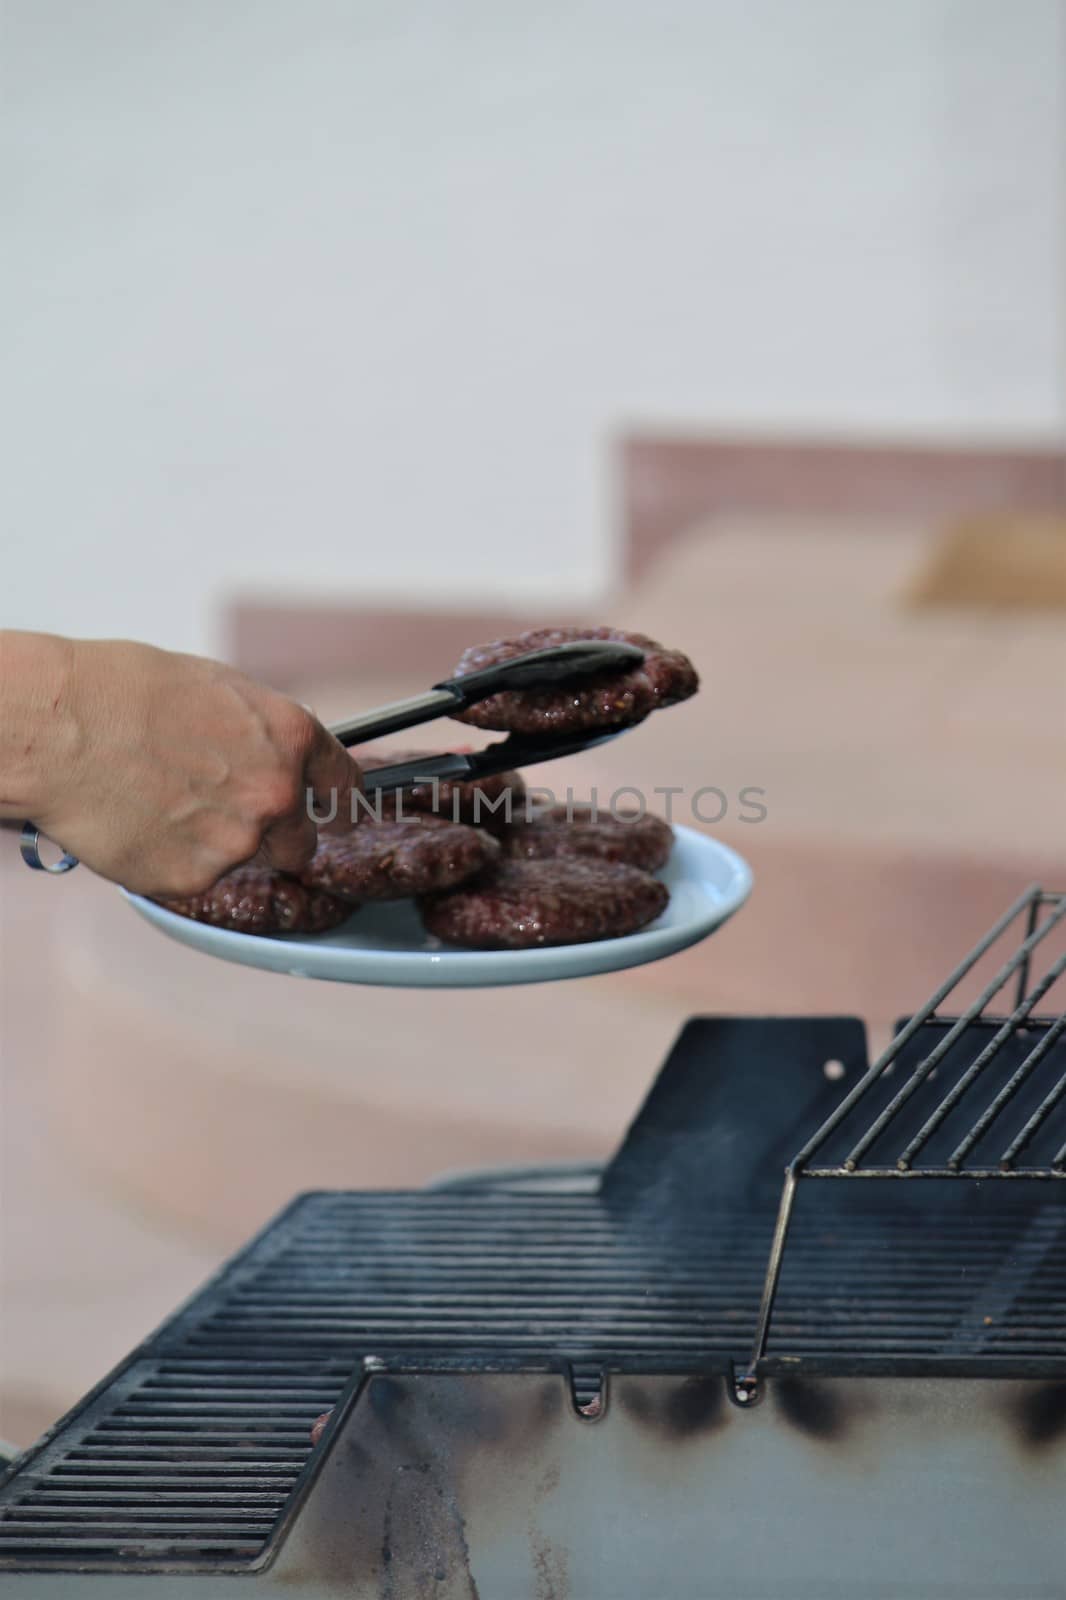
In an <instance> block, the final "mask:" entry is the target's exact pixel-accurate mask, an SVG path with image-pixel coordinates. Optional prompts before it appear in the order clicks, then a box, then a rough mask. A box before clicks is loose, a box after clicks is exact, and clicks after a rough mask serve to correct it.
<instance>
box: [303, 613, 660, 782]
mask: <svg viewBox="0 0 1066 1600" xmlns="http://www.w3.org/2000/svg"><path fill="white" fill-rule="evenodd" d="M643 660H644V652H643V650H640V649H638V648H637V646H636V645H632V644H622V643H620V642H617V641H615V640H613V639H574V640H572V641H571V642H570V643H568V644H554V645H549V646H548V647H547V649H544V650H532V651H530V652H529V653H528V654H527V655H524V656H514V657H513V658H512V659H511V660H510V661H500V662H498V663H497V664H496V665H495V666H491V667H482V668H481V669H480V671H478V672H468V673H465V674H464V676H463V677H461V678H446V679H445V681H444V682H443V683H435V684H434V685H433V687H432V689H430V690H429V691H428V693H426V694H417V695H413V696H412V697H411V699H410V700H397V701H395V702H394V703H393V704H392V705H388V706H378V707H377V709H376V710H375V711H368V712H366V713H365V714H364V715H363V716H361V717H352V718H351V719H350V720H349V721H347V722H337V723H334V724H333V726H332V727H331V728H330V730H329V731H330V733H332V734H333V736H334V738H336V739H339V740H340V742H341V744H343V745H346V746H351V745H356V744H364V743H366V742H368V741H369V740H371V739H378V738H382V737H384V735H385V734H387V733H398V732H399V731H400V729H401V728H414V727H417V726H418V724H419V723H421V722H432V721H433V720H434V718H436V717H452V716H454V715H455V713H456V712H457V711H465V710H466V709H467V707H468V706H472V705H476V704H477V703H478V701H479V700H487V699H489V697H490V696H491V695H494V694H502V693H504V692H505V691H506V692H513V691H515V690H522V689H559V688H565V687H566V685H567V684H568V683H569V682H570V681H571V680H572V679H581V678H586V677H589V676H591V675H592V674H593V673H598V672H631V671H632V670H633V668H634V667H639V666H640V664H641V662H642V661H643ZM624 732H625V726H619V727H603V728H592V729H585V730H584V731H583V732H581V733H569V734H554V733H541V734H519V733H510V734H508V735H507V738H506V739H499V740H497V742H496V743H495V744H490V745H487V746H486V748H485V749H484V750H470V751H468V752H466V753H462V752H459V751H454V752H446V753H445V754H442V755H439V756H422V757H420V758H419V759H418V760H415V761H399V762H397V763H396V764H395V765H393V766H389V767H372V768H371V769H370V771H369V772H364V774H363V788H364V790H366V791H367V792H368V793H373V792H376V791H378V790H380V789H407V788H410V787H411V785H412V784H414V783H428V782H431V781H432V780H433V779H434V778H436V779H439V780H445V779H446V780H448V781H449V782H455V781H457V780H458V781H461V782H469V781H471V780H476V779H478V778H490V777H492V776H493V774H494V773H497V772H509V771H510V770H511V769H512V768H513V767H531V766H535V765H536V763H537V762H539V761H555V760H557V759H558V758H559V757H560V756H569V755H575V754H576V753H577V752H578V751H579V750H589V749H591V748H592V747H593V745H598V744H604V743H605V742H606V741H607V740H608V739H614V738H617V736H618V734H620V733H624Z"/></svg>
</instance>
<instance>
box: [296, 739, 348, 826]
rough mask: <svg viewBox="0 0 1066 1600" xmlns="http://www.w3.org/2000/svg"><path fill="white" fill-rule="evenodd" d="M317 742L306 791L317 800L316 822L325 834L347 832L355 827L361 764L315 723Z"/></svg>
mask: <svg viewBox="0 0 1066 1600" xmlns="http://www.w3.org/2000/svg"><path fill="white" fill-rule="evenodd" d="M315 730H316V731H315V742H314V744H313V745H312V747H311V752H310V754H309V756H308V758H307V761H306V763H305V766H304V778H305V781H306V785H307V788H308V789H309V790H311V793H312V796H313V799H314V820H315V821H316V822H317V824H318V826H319V827H320V828H321V829H322V830H323V832H325V833H344V832H346V831H347V830H348V829H349V828H350V827H351V825H352V822H353V820H354V819H355V815H356V814H355V813H353V810H352V791H353V789H354V790H355V791H356V792H357V793H358V791H359V790H360V789H362V786H363V775H362V773H361V772H360V770H359V767H358V764H357V763H356V762H355V761H354V760H353V759H352V757H351V756H350V755H349V754H348V752H347V750H346V749H345V748H344V746H343V745H342V744H339V743H338V742H337V740H336V739H335V738H334V737H333V735H332V734H331V733H330V732H329V731H328V730H327V729H326V728H324V727H323V726H322V724H321V723H320V722H316V723H315Z"/></svg>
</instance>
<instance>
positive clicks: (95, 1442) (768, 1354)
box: [0, 889, 1066, 1600]
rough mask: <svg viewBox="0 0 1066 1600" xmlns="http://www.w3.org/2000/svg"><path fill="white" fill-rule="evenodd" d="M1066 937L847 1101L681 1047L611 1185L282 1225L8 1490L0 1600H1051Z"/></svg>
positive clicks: (585, 1182)
mask: <svg viewBox="0 0 1066 1600" xmlns="http://www.w3.org/2000/svg"><path fill="white" fill-rule="evenodd" d="M1057 930H1058V931H1066V897H1064V896H1058V895H1047V894H1043V893H1042V892H1041V891H1040V890H1036V889H1034V890H1031V891H1028V892H1027V894H1026V895H1025V896H1023V897H1022V898H1021V899H1020V900H1019V901H1018V902H1017V903H1016V904H1015V906H1013V907H1011V908H1010V909H1009V911H1008V912H1007V913H1006V914H1005V915H1004V916H1003V917H1002V918H1001V919H1000V920H999V922H998V923H997V924H996V925H995V927H994V928H993V929H992V930H991V931H990V932H989V934H988V935H987V936H986V938H985V939H983V940H982V941H981V943H980V944H979V945H978V946H977V947H976V949H975V950H974V951H973V952H971V955H970V956H969V957H967V959H966V961H965V962H964V963H963V964H962V965H961V966H960V967H959V968H958V969H956V971H955V972H954V973H952V974H951V976H950V977H949V979H948V980H947V981H946V982H945V983H944V984H942V985H941V986H940V988H939V989H938V990H937V992H936V994H935V995H934V996H933V997H932V999H931V1000H930V1002H929V1003H928V1005H926V1006H924V1007H922V1008H921V1009H920V1010H919V1011H917V1012H916V1013H914V1015H913V1016H912V1017H911V1018H910V1020H909V1021H908V1022H907V1023H906V1024H904V1025H902V1026H901V1027H900V1028H899V1029H898V1030H897V1032H896V1034H895V1037H894V1039H893V1041H892V1043H891V1044H890V1046H889V1048H888V1050H887V1051H885V1052H884V1053H883V1054H882V1055H881V1056H880V1057H879V1058H878V1059H877V1060H876V1061H875V1062H874V1063H873V1065H872V1066H871V1065H869V1064H868V1061H867V1053H866V1039H865V1029H864V1026H863V1024H862V1023H861V1022H860V1021H858V1020H856V1019H854V1018H846V1017H831V1018H817V1017H816V1018H811V1017H801V1018H729V1017H717V1018H715V1017H702V1018H696V1019H693V1020H692V1021H690V1022H689V1023H688V1024H687V1025H686V1026H685V1028H684V1029H683V1031H682V1033H681V1036H680V1038H679V1039H678V1041H677V1043H676V1045H675V1046H674V1049H673V1051H672V1052H671V1054H670V1056H669V1058H668V1060H667V1062H666V1063H665V1065H664V1066H663V1068H662V1070H661V1072H660V1073H659V1076H658V1079H657V1081H656V1083H655V1084H654V1087H653V1088H652V1090H651V1092H650V1094H649V1096H648V1099H647V1101H646V1102H645V1104H644V1106H643V1108H642V1109H641V1111H640V1113H639V1115H638V1117H637V1118H636V1121H635V1122H634V1124H633V1126H632V1127H631V1129H630V1130H629V1132H628V1134H627V1135H626V1138H625V1140H624V1142H623V1144H622V1146H621V1148H620V1149H619V1151H618V1152H617V1154H616V1155H615V1156H614V1158H613V1160H612V1161H611V1162H610V1163H609V1164H608V1165H607V1166H606V1168H604V1169H603V1170H602V1171H600V1170H594V1169H590V1170H588V1171H569V1172H563V1173H560V1172H544V1173H537V1172H526V1173H506V1172H504V1173H501V1174H495V1175H487V1176H483V1177H480V1178H479V1177H476V1176H475V1177H471V1178H468V1179H465V1180H457V1181H453V1182H451V1183H449V1184H444V1185H441V1186H438V1187H436V1188H432V1189H427V1190H424V1191H418V1192H407V1193H384V1192H376V1193H317V1194H308V1195H303V1196H301V1197H300V1198H298V1199H297V1200H296V1201H295V1202H294V1203H293V1204H292V1205H291V1206H290V1207H289V1208H288V1209H287V1210H286V1211H285V1212H284V1213H283V1214H282V1215H281V1216H280V1217H279V1218H277V1219H276V1220H275V1221H274V1222H273V1223H271V1224H270V1225H269V1226H268V1227H267V1228H266V1230H265V1231H264V1232H263V1233H262V1234H261V1235H260V1236H259V1237H258V1238H256V1239H255V1240H253V1241H252V1243H251V1244H250V1245H248V1246H247V1248H246V1249H244V1250H243V1251H242V1252H241V1253H240V1254H239V1255H238V1256H237V1257H236V1258H235V1259H234V1260H233V1261H231V1262H230V1263H229V1264H228V1265H227V1266H225V1267H224V1268H223V1270H222V1271H221V1272H220V1273H219V1274H218V1276H217V1277H216V1278H215V1279H214V1280H213V1281H212V1282H211V1283H209V1284H208V1285H207V1286H206V1288H205V1289H204V1290H203V1291H202V1292H201V1293H200V1294H199V1295H198V1296H196V1297H195V1298H194V1299H193V1300H192V1301H191V1302H190V1303H189V1304H188V1305H186V1306H185V1307H184V1308H183V1309H181V1310H180V1311H178V1312H177V1313H176V1314H175V1315H174V1316H173V1317H172V1318H171V1319H170V1320H169V1321H168V1322H167V1323H166V1324H165V1325H164V1326H163V1327H162V1328H161V1329H160V1330H159V1331H158V1332H157V1333H156V1334H155V1335H154V1336H153V1337H151V1338H150V1339H148V1340H147V1341H146V1342H145V1343H144V1344H143V1345H141V1346H140V1348H138V1349H137V1350H135V1351H134V1352H133V1354H132V1355H131V1356H130V1357H129V1358H128V1360H127V1361H126V1362H124V1363H123V1364H122V1366H121V1367H120V1368H119V1369H118V1370H117V1371H116V1372H115V1373H113V1374H112V1375H111V1376H110V1377H109V1378H107V1379H105V1380H104V1381H103V1383H102V1384H101V1385H100V1386H99V1387H98V1388H97V1389H96V1390H94V1391H93V1393H91V1394H90V1395H88V1396H87V1397H86V1399H85V1400H84V1401H82V1402H81V1403H80V1404H79V1405H78V1406H77V1407H76V1408H75V1409H74V1410H73V1411H72V1412H71V1413H70V1415H69V1416H68V1417H66V1418H65V1419H63V1420H62V1421H61V1422H60V1423H58V1424H57V1426H56V1427H55V1428H54V1429H53V1430H52V1431H51V1432H50V1433H49V1434H48V1435H46V1436H45V1438H44V1439H43V1440H42V1441H40V1443H39V1444H38V1445H36V1446H35V1447H34V1448H33V1449H32V1450H30V1451H29V1452H28V1453H27V1454H26V1455H25V1456H24V1457H23V1458H22V1459H21V1460H20V1461H18V1462H16V1463H15V1465H14V1467H13V1468H12V1470H11V1472H10V1473H9V1475H8V1476H7V1478H6V1479H5V1480H4V1482H3V1484H2V1485H0V1594H3V1595H4V1596H5V1597H6V1596H8V1595H10V1596H11V1597H12V1600H31V1597H34V1600H36V1597H40V1600H51V1597H56V1596H67V1595H74V1596H84V1597H85V1600H98V1597H103V1596H108V1597H114V1596H118V1597H119V1600H122V1597H124V1596H129V1597H131V1600H132V1597H137V1600H140V1597H141V1596H144V1597H145V1600H152V1597H155V1596H159V1597H160V1600H166V1597H169V1596H173V1597H175V1600H178V1597H190V1600H197V1597H199V1600H208V1597H210V1600H230V1597H236V1596H241V1597H244V1600H249V1597H251V1596H255V1595H259V1594H262V1595H263V1596H264V1597H267V1596H271V1595H277V1596H278V1597H279V1600H280V1597H282V1596H285V1597H293V1600H303V1597H307V1600H326V1597H339V1596H346V1597H353V1600H364V1597H366V1600H369V1597H371V1596H381V1597H389V1600H421V1597H430V1596H432V1597H433V1600H460V1597H461V1600H520V1597H521V1600H586V1597H587V1600H625V1597H630V1596H632V1597H634V1600H659V1597H662V1600H666V1597H676V1600H719V1597H720V1600H726V1597H729V1600H781V1597H784V1596H786V1595H787V1596H789V1597H790V1600H832V1597H844V1596H847V1597H849V1600H854V1597H856V1596H860V1597H865V1600H889V1597H892V1600H903V1597H914V1600H917V1597H921V1600H938V1597H939V1600H948V1597H951V1600H962V1597H965V1600H1007V1597H1010V1600H1051V1597H1055V1600H1062V1596H1063V1594H1064V1593H1066V1535H1064V1515H1063V1513H1064V1508H1066V1184H1064V1183H1063V1181H1062V1180H1063V1179H1064V1178H1066V1018H1064V1017H1062V1016H1056V1015H1054V1014H1050V1015H1048V1014H1041V1013H1040V1012H1039V1007H1040V1005H1041V1003H1042V1002H1043V1001H1044V1000H1045V998H1046V997H1047V996H1048V994H1049V991H1050V990H1051V987H1052V984H1053V982H1054V980H1055V978H1056V977H1058V976H1059V975H1060V974H1061V973H1062V972H1064V971H1066V955H1063V956H1062V957H1060V958H1058V959H1057V960H1051V961H1050V962H1048V961H1046V960H1045V959H1044V955H1043V953H1044V951H1046V950H1047V949H1049V948H1051V946H1052V944H1053V943H1054V940H1055V935H1056V931H1057ZM1004 947H1006V948H1007V950H1008V953H1007V955H1006V957H1005V958H1004V956H1003V950H1004ZM988 961H991V962H992V963H993V966H994V970H993V971H992V973H991V976H989V977H987V978H986V977H984V976H983V975H982V974H983V963H986V962H988ZM968 983H969V984H971V986H973V985H976V988H975V990H974V992H973V994H972V995H971V997H970V998H969V999H967V998H966V985H967V984H968ZM1004 993H1008V994H1009V998H1008V1000H1007V1001H1006V1002H1003V1001H1002V998H1001V997H1002V996H1003V994H1004ZM960 997H961V998H960ZM956 1001H957V1008H956V1009H954V1010H953V1011H952V1013H951V1014H947V1013H946V1012H945V1010H944V1009H943V1008H944V1007H945V1006H946V1004H948V1003H949V1002H950V1003H951V1005H952V1006H953V1007H955V1006H956ZM994 1007H995V1008H998V1009H995V1011H994V1013H993V1008H994ZM812 1130H815V1131H812ZM797 1151H798V1154H797ZM782 1170H784V1171H785V1174H786V1176H785V1185H784V1190H783V1191H782V1186H781V1173H782ZM818 1180H821V1181H818ZM879 1180H883V1181H879ZM330 1407H332V1408H333V1411H332V1416H331V1419H330V1422H329V1424H328V1426H327V1429H326V1432H325V1435H324V1437H323V1438H322V1441H321V1443H320V1444H319V1445H318V1447H317V1448H314V1449H313V1448H312V1446H311V1442H310V1429H311V1425H312V1422H313V1420H314V1419H315V1418H316V1417H317V1416H318V1415H319V1414H320V1413H322V1412H323V1411H325V1410H327V1409H328V1408H330Z"/></svg>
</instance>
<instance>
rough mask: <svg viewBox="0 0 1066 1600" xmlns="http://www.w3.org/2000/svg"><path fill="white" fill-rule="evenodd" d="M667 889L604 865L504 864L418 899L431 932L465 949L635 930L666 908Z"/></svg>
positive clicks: (634, 871)
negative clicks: (470, 880)
mask: <svg viewBox="0 0 1066 1600" xmlns="http://www.w3.org/2000/svg"><path fill="white" fill-rule="evenodd" d="M669 899H670V896H669V894H668V892H667V890H666V887H665V885H664V884H661V883H660V882H659V880H658V878H653V877H652V876H651V874H650V873H648V872H641V870H640V868H639V867H628V866H624V865H618V864H610V863H608V862H605V861H577V860H573V859H567V860H556V861H501V862H500V863H499V865H498V866H495V867H490V868H489V869H488V870H487V871H485V872H482V873H480V874H479V875H478V877H477V878H475V879H474V880H473V882H471V883H468V884H463V885H462V886H461V887H460V888H458V889H452V890H451V892H450V893H448V894H440V895H429V896H427V897H426V898H425V899H423V900H422V901H421V902H420V908H421V911H422V920H423V922H424V923H425V925H426V928H427V929H428V931H429V932H430V933H432V934H435V935H436V936H437V938H438V939H444V940H445V941H446V942H447V943H448V944H459V945H465V946H466V947H467V948H468V949H470V950H528V949H531V948H533V947H535V946H537V945H546V944H587V943H588V942H589V941H590V940H592V939H617V938H620V937H621V936H622V935H623V934H626V933H635V932H636V930H637V929H638V928H643V926H644V924H645V923H647V922H652V921H654V919H655V918H656V917H657V916H658V915H659V913H660V912H661V911H663V910H665V908H666V905H667V902H668V901H669Z"/></svg>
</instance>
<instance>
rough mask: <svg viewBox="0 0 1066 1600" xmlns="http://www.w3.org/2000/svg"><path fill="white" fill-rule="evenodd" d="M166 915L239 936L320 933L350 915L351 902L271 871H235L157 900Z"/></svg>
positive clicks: (258, 868)
mask: <svg viewBox="0 0 1066 1600" xmlns="http://www.w3.org/2000/svg"><path fill="white" fill-rule="evenodd" d="M156 898H157V899H158V901H159V904H160V905H161V906H165V907H166V909H167V910H168V911H176V912H177V914H178V916H179V917H191V918H192V920H193V921H194V922H210V923H211V924H212V925H213V926H214V927H216V928H233V929H235V930H236V931H237V932H238V933H322V932H324V930H325V929H326V928H335V927H337V925H338V924H339V923H341V922H345V921H347V919H348V918H349V917H350V916H351V914H352V910H353V907H352V905H351V902H350V901H347V902H346V901H344V900H338V899H336V898H335V896H333V895H331V894H327V893H326V892H325V891H324V890H323V889H320V888H314V887H312V888H305V886H304V885H303V884H302V883H297V881H296V879H295V878H287V877H285V875H284V874H283V873H281V872H275V871H274V870H273V869H272V868H271V867H238V868H237V869H236V871H235V872H227V873H226V876H225V877H224V878H220V879H219V880H218V882H217V883H216V884H215V885H214V886H213V887H212V888H210V889H204V890H203V891H202V893H200V894H184V895H169V896H157V897H156Z"/></svg>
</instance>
